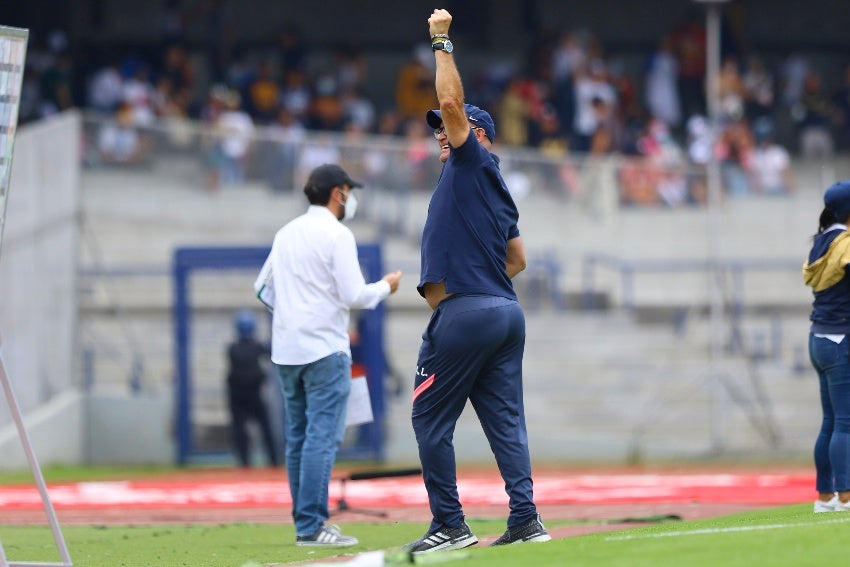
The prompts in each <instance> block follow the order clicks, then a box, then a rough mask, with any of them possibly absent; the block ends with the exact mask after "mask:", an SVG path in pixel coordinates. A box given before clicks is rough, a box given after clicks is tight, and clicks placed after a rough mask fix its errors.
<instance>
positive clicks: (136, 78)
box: [121, 58, 156, 126]
mask: <svg viewBox="0 0 850 567" xmlns="http://www.w3.org/2000/svg"><path fill="white" fill-rule="evenodd" d="M122 67H123V73H122V74H123V76H124V83H123V86H122V93H121V100H122V101H123V102H126V103H127V104H129V105H130V106H131V107H132V109H133V120H135V123H136V125H138V126H150V125H152V124H153V123H154V120H155V118H156V114H155V112H154V108H153V105H154V90H155V89H154V86H153V83H151V80H150V70H149V69H148V65H147V63H145V62H144V61H142V60H141V59H138V58H129V59H127V60H126V61H125V62H124V64H123V65H122Z"/></svg>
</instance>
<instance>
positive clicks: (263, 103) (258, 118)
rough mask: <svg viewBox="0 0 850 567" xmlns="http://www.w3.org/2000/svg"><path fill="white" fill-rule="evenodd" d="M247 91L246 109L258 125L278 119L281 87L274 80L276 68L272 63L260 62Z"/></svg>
mask: <svg viewBox="0 0 850 567" xmlns="http://www.w3.org/2000/svg"><path fill="white" fill-rule="evenodd" d="M245 90H246V92H247V100H246V101H245V102H246V105H245V107H246V110H247V111H248V113H249V114H250V115H251V118H252V119H253V120H254V122H255V123H256V124H260V125H265V124H269V123H271V122H272V121H274V120H276V119H277V117H278V113H277V110H278V100H279V99H280V86H279V85H278V83H277V81H276V80H275V78H274V66H273V65H272V62H271V61H269V60H268V59H263V60H262V61H260V63H259V65H258V66H257V69H256V74H255V76H254V77H253V78H252V79H251V80H250V81H249V82H248V85H247V87H246V89H245Z"/></svg>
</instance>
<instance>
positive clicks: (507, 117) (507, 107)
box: [498, 77, 532, 146]
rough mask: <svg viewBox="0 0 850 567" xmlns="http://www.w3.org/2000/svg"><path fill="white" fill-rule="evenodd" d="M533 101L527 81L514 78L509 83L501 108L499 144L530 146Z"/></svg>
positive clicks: (499, 106)
mask: <svg viewBox="0 0 850 567" xmlns="http://www.w3.org/2000/svg"><path fill="white" fill-rule="evenodd" d="M531 107H532V101H531V100H530V97H529V92H528V84H527V81H525V80H523V79H522V78H521V77H514V78H513V79H511V81H510V82H509V83H508V86H507V88H506V89H505V92H504V94H503V95H502V100H501V101H500V103H499V105H498V108H499V142H500V143H502V144H505V145H508V146H525V145H527V144H528V126H529V120H530V115H531Z"/></svg>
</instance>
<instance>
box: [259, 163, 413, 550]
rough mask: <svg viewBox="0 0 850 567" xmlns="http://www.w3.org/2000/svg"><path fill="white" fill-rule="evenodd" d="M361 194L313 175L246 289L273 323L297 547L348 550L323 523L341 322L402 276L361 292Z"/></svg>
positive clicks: (347, 379) (340, 395) (336, 436)
mask: <svg viewBox="0 0 850 567" xmlns="http://www.w3.org/2000/svg"><path fill="white" fill-rule="evenodd" d="M356 187H361V185H360V184H359V183H357V182H355V181H353V180H352V179H351V177H349V175H348V173H346V172H345V170H343V169H342V168H341V167H339V166H338V165H333V164H324V165H321V166H319V167H317V168H315V169H314V170H313V171H312V172H311V173H310V176H309V179H308V180H307V184H306V185H305V186H304V193H305V194H306V195H307V199H308V201H309V202H310V206H309V208H308V209H307V212H306V213H305V214H303V215H301V216H300V217H297V218H296V219H294V220H292V221H291V222H289V223H288V224H287V225H286V226H284V227H283V228H281V229H280V230H279V231H278V232H277V234H276V235H275V238H274V242H273V244H272V249H271V252H270V254H269V257H268V258H267V259H266V262H265V265H264V266H263V269H262V271H261V272H260V275H259V277H258V278H257V281H256V282H255V284H254V287H255V289H256V290H257V292H258V295H259V297H260V298H261V299H264V300H266V301H267V302H268V304H269V307H271V309H272V312H273V318H272V356H271V358H272V362H273V363H274V364H275V368H276V370H277V373H278V376H279V378H280V381H281V384H282V386H283V393H284V400H285V412H286V469H287V473H288V476H289V489H290V492H291V493H292V517H293V520H294V522H295V530H296V542H295V543H296V545H299V546H351V545H356V544H357V543H358V541H357V539H356V538H353V537H350V536H345V535H342V534H341V533H340V532H339V529H338V528H336V527H334V526H329V525H325V521H326V520H327V519H328V518H329V516H330V513H329V511H328V484H329V483H330V478H331V469H332V468H333V464H334V460H335V459H336V452H337V449H338V447H339V444H340V442H341V441H342V438H343V433H344V430H345V408H346V402H347V400H348V393H349V390H350V388H351V346H350V342H349V336H348V326H349V312H350V310H351V309H352V308H355V309H374V308H375V307H376V306H377V305H378V304H379V303H380V302H381V301H382V300H384V299H386V298H387V297H388V296H389V295H390V294H391V293H394V292H395V291H396V290H397V289H398V283H399V279H400V278H401V272H400V271H396V272H392V273H390V274H387V275H385V276H384V277H383V278H382V279H381V280H380V281H377V282H374V283H370V284H367V283H366V282H365V280H364V279H363V273H362V272H361V270H360V264H359V261H358V259H357V245H356V243H355V240H354V234H353V233H352V232H351V230H350V229H349V228H348V227H346V226H345V225H343V224H342V222H341V221H342V220H344V219H350V218H352V217H353V215H354V211H355V209H356V206H357V199H356V197H355V196H354V194H353V189H354V188H356Z"/></svg>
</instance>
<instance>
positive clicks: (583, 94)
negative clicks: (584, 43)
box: [571, 59, 617, 153]
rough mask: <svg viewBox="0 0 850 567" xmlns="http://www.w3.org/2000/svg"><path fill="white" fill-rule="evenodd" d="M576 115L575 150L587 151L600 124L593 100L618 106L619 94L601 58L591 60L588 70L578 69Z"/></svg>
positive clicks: (579, 151)
mask: <svg viewBox="0 0 850 567" xmlns="http://www.w3.org/2000/svg"><path fill="white" fill-rule="evenodd" d="M575 92H576V116H575V123H574V125H573V144H572V145H571V147H572V149H573V151H574V152H577V153H585V152H588V151H590V144H591V141H592V139H593V135H594V134H595V133H596V128H597V127H598V125H599V121H598V118H597V116H596V113H595V112H594V110H593V100H594V99H596V98H598V99H601V100H602V101H604V102H605V104H607V105H610V106H612V107H613V106H616V104H617V94H616V91H614V87H613V86H612V85H611V84H610V83H609V82H608V80H607V71H606V69H605V63H604V62H603V61H601V60H599V59H594V60H593V61H591V62H590V65H589V66H588V69H587V70H583V69H580V70H578V71H577V76H576V82H575Z"/></svg>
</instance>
